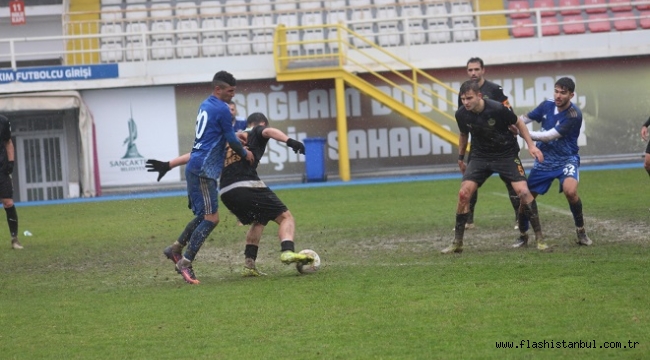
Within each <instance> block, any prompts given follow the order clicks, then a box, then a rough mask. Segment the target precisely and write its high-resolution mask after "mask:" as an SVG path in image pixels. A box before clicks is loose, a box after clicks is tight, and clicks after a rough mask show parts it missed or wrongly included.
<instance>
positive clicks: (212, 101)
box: [164, 71, 255, 284]
mask: <svg viewBox="0 0 650 360" xmlns="http://www.w3.org/2000/svg"><path fill="white" fill-rule="evenodd" d="M236 86H237V81H236V80H235V77H234V76H232V74H230V73H228V72H226V71H219V72H218V73H216V74H215V75H214V77H213V78H212V87H213V91H212V94H211V95H210V96H208V98H207V99H205V100H204V101H203V102H202V103H201V105H200V106H199V110H198V114H197V116H196V132H195V138H194V145H193V146H192V151H191V153H190V156H189V161H188V162H187V166H186V167H185V179H186V181H187V194H188V197H189V199H190V204H191V208H192V212H193V213H194V215H195V218H194V219H192V220H191V221H190V222H189V223H188V224H187V225H186V226H185V229H184V230H183V232H182V233H181V235H180V236H179V237H178V240H177V241H176V242H174V243H173V244H172V245H170V246H169V247H167V248H166V249H165V250H164V254H165V256H167V257H169V258H170V259H171V260H172V261H174V263H175V264H176V265H175V266H176V271H178V272H179V273H180V274H181V275H182V276H183V279H184V280H185V281H186V282H187V283H189V284H198V283H199V280H197V279H196V276H195V274H194V269H193V267H192V261H194V259H195V258H196V255H197V253H198V252H199V250H200V249H201V246H202V245H203V242H204V241H205V239H206V238H207V237H208V236H209V235H210V233H211V232H212V230H214V228H215V227H216V226H217V224H219V212H218V206H219V199H218V186H217V183H218V181H219V176H221V171H222V169H223V163H224V159H225V157H226V143H228V144H229V145H230V147H231V148H232V149H233V151H236V152H237V153H238V154H239V155H240V156H241V157H242V158H244V159H246V160H247V161H249V162H251V163H252V162H253V161H254V160H255V157H254V155H253V153H252V152H250V151H248V150H246V149H245V148H244V147H243V146H242V144H241V142H240V141H239V139H238V138H237V136H236V135H235V132H234V131H233V128H232V115H231V114H230V109H229V108H228V103H229V102H230V101H231V100H232V98H233V96H234V95H235V88H236ZM185 245H188V246H187V249H186V250H185V253H184V254H183V255H181V251H182V250H183V247H184V246H185Z"/></svg>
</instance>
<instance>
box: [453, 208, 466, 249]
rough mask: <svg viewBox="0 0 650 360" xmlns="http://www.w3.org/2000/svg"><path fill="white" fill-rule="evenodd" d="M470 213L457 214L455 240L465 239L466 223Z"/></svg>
mask: <svg viewBox="0 0 650 360" xmlns="http://www.w3.org/2000/svg"><path fill="white" fill-rule="evenodd" d="M468 217H469V213H465V214H456V226H454V241H455V242H458V241H463V237H464V236H465V224H467V218H468Z"/></svg>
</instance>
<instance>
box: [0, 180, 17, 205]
mask: <svg viewBox="0 0 650 360" xmlns="http://www.w3.org/2000/svg"><path fill="white" fill-rule="evenodd" d="M13 197H14V185H13V183H12V182H11V176H9V175H7V174H0V199H13Z"/></svg>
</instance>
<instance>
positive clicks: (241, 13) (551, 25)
mask: <svg viewBox="0 0 650 360" xmlns="http://www.w3.org/2000/svg"><path fill="white" fill-rule="evenodd" d="M638 2H639V1H628V0H625V1H623V0H609V1H608V0H503V6H504V9H507V10H508V11H509V12H508V13H507V14H506V18H507V19H508V27H509V31H510V36H511V37H512V38H529V37H534V36H557V35H573V34H585V33H597V32H608V31H628V30H635V29H648V28H650V16H648V13H650V5H645V4H643V5H639V4H638ZM474 4H477V2H474V1H461V0H430V1H423V0H332V1H324V0H275V1H267V0H203V1H201V0H102V7H101V10H102V13H101V16H100V19H101V20H100V23H99V26H98V29H99V31H100V33H101V34H102V35H103V36H102V39H101V40H100V46H101V49H102V51H101V52H100V53H101V57H102V61H113V60H112V59H120V56H121V55H122V57H121V58H122V60H124V59H127V61H131V60H141V59H144V57H146V55H149V57H150V58H151V59H154V60H155V59H170V58H180V57H198V56H238V55H249V54H272V53H273V34H274V31H275V28H276V26H277V25H278V24H285V25H286V26H288V27H296V26H312V25H314V26H319V25H324V24H332V23H339V22H340V23H343V24H345V25H346V26H348V27H349V29H350V30H352V31H354V32H356V33H358V34H359V35H361V36H363V37H364V38H366V39H367V40H368V41H370V42H372V43H375V44H377V45H379V46H383V47H394V46H408V45H421V44H427V43H429V44H437V43H448V42H452V41H453V42H467V41H477V40H478V38H479V31H478V29H477V28H478V27H479V26H481V24H480V23H479V22H477V18H476V17H475V16H474V11H475V10H478V9H474V8H473V5H474ZM478 4H480V3H478ZM583 5H584V6H592V7H591V8H583V9H580V6H583ZM608 5H609V7H608ZM538 9H543V11H541V12H540V15H542V18H541V21H542V24H541V26H540V27H539V28H538V26H537V18H536V16H535V10H538ZM538 29H541V33H538ZM143 34H144V35H145V36H143ZM336 38H337V33H336V29H332V28H327V27H324V28H318V27H310V28H305V29H301V30H291V31H289V32H287V41H289V42H297V41H311V40H313V42H312V43H309V44H301V45H296V44H292V45H288V51H289V52H290V54H292V55H296V54H319V53H325V52H330V51H336V50H337V49H336V47H337V45H338V44H337V43H336V42H335V41H332V40H334V39H336ZM323 39H327V41H326V42H327V43H326V44H324V43H323V42H322V40H323ZM347 40H348V41H352V44H353V45H354V46H357V47H360V48H366V47H370V46H371V45H370V44H369V43H366V42H365V41H362V40H359V39H358V38H354V37H352V38H350V39H347ZM143 41H144V42H143ZM104 49H105V50H106V51H103V50H104ZM116 61H119V60H116Z"/></svg>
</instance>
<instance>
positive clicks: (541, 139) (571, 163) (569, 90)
mask: <svg viewBox="0 0 650 360" xmlns="http://www.w3.org/2000/svg"><path fill="white" fill-rule="evenodd" d="M575 87H576V85H575V83H574V82H573V80H571V79H570V78H568V77H563V78H560V79H558V80H557V81H556V82H555V90H554V95H553V99H550V100H546V101H544V102H542V103H541V104H539V106H537V107H536V108H535V109H534V110H533V111H531V112H529V113H528V114H526V115H521V116H520V118H521V120H523V122H524V123H530V122H532V121H537V122H538V123H540V124H541V129H540V130H539V131H531V132H530V137H531V138H532V139H533V140H535V141H537V148H538V149H540V150H541V151H542V153H543V154H544V162H539V161H537V160H536V161H535V164H534V165H533V169H532V170H531V171H530V174H529V175H528V188H529V189H530V192H531V193H532V194H533V196H535V197H537V195H539V194H542V195H543V194H545V193H546V192H547V191H548V190H549V188H550V187H551V184H552V183H553V180H555V179H558V180H559V182H560V192H563V193H564V196H566V199H567V201H568V202H569V208H570V209H571V214H572V215H573V222H574V223H575V226H576V234H577V240H576V242H577V243H578V244H579V245H591V244H592V241H591V239H589V237H588V236H587V232H586V231H585V220H584V216H583V215H582V200H580V196H578V182H579V180H580V176H579V168H580V155H579V154H578V151H579V150H580V149H579V147H578V136H580V127H581V126H582V112H581V111H580V109H579V108H578V107H577V106H576V105H575V104H573V103H572V102H571V99H573V96H574V95H575V94H574V91H575ZM527 241H528V238H527V237H526V236H524V234H522V236H520V238H519V239H518V240H517V242H516V243H515V244H514V245H513V247H521V246H524V245H526V243H527Z"/></svg>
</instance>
